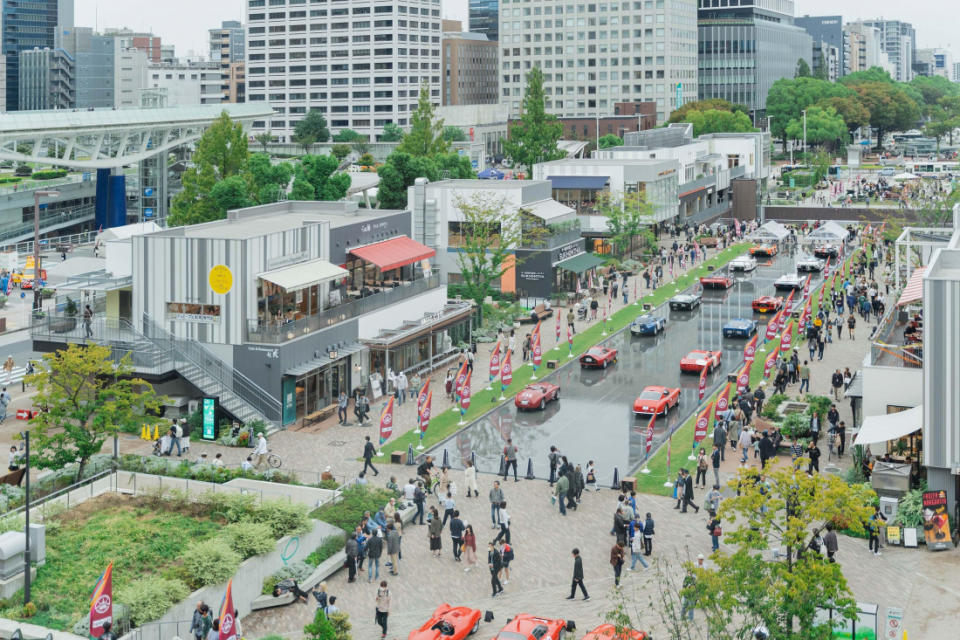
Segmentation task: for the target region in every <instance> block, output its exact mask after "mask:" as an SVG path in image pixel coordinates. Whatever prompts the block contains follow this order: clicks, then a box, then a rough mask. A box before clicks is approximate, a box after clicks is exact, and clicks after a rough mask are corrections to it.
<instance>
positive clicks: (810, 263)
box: [797, 257, 824, 271]
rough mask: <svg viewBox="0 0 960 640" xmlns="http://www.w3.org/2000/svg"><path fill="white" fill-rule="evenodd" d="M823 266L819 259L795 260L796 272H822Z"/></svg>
mask: <svg viewBox="0 0 960 640" xmlns="http://www.w3.org/2000/svg"><path fill="white" fill-rule="evenodd" d="M823 264H824V263H823V260H821V259H820V258H810V257H807V258H800V259H799V260H797V271H823Z"/></svg>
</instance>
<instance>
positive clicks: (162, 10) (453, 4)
mask: <svg viewBox="0 0 960 640" xmlns="http://www.w3.org/2000/svg"><path fill="white" fill-rule="evenodd" d="M442 2H443V6H444V11H443V13H444V17H448V18H454V19H461V20H464V23H465V24H464V26H465V27H466V16H467V0H442ZM955 2H956V0H910V1H905V0H843V1H842V2H839V1H838V0H796V6H797V14H798V15H804V14H809V15H819V14H824V15H826V14H835V13H837V12H838V7H842V9H840V10H839V11H840V12H841V13H842V15H843V17H844V19H845V20H847V21H851V20H857V19H860V18H878V17H883V18H886V19H888V20H892V19H901V20H908V21H910V22H912V23H913V25H914V27H916V29H917V44H918V46H920V47H946V48H948V49H950V50H951V51H952V52H953V54H954V56H957V61H958V62H960V32H958V31H957V30H956V28H955V26H956V25H955V21H954V20H952V19H951V18H952V17H953V16H948V15H946V13H952V11H949V10H950V9H951V8H952V7H951V5H954V3H955ZM75 5H76V24H77V26H81V27H92V26H97V27H99V28H101V29H102V28H103V27H130V28H131V29H136V30H138V31H153V32H154V34H156V35H158V36H160V37H162V38H163V42H164V43H168V42H172V43H173V44H175V45H176V47H177V55H188V54H189V53H190V51H191V50H192V51H193V52H194V53H195V54H197V55H206V54H207V53H208V47H207V29H211V28H213V27H217V26H219V25H220V22H221V21H222V20H243V17H244V9H243V7H244V0H162V1H160V2H157V1H155V0H151V1H148V0H75Z"/></svg>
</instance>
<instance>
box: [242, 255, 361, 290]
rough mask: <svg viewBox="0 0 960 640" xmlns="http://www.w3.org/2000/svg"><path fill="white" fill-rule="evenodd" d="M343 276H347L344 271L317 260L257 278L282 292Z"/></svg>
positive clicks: (270, 272) (273, 271)
mask: <svg viewBox="0 0 960 640" xmlns="http://www.w3.org/2000/svg"><path fill="white" fill-rule="evenodd" d="M345 276H347V270H346V269H344V268H342V267H338V266H337V265H335V264H332V263H330V262H327V261H326V260H323V259H317V260H308V261H306V262H301V263H299V264H293V265H290V266H289V267H281V268H279V269H274V270H272V271H267V272H265V273H261V274H259V275H258V276H257V277H258V278H262V279H263V280H266V281H267V282H272V283H273V284H275V285H277V286H278V287H280V288H281V289H283V290H284V291H298V290H300V289H306V288H307V287H312V286H313V285H315V284H320V283H321V282H329V281H330V280H336V279H337V278H343V277H345Z"/></svg>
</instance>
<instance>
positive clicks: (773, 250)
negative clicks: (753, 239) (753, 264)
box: [750, 244, 777, 258]
mask: <svg viewBox="0 0 960 640" xmlns="http://www.w3.org/2000/svg"><path fill="white" fill-rule="evenodd" d="M750 255H752V256H767V257H768V258H770V257H773V256H775V255H777V245H775V244H759V245H757V246H755V247H750Z"/></svg>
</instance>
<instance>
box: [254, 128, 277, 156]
mask: <svg viewBox="0 0 960 640" xmlns="http://www.w3.org/2000/svg"><path fill="white" fill-rule="evenodd" d="M253 139H254V140H256V141H257V143H259V144H260V147H261V148H262V149H263V153H266V152H267V146H268V145H269V144H270V143H271V142H273V135H271V134H270V132H269V131H264V132H263V133H258V134H257V135H255V136H253Z"/></svg>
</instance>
